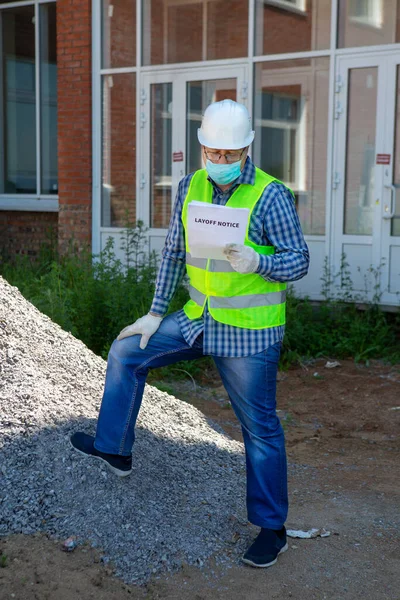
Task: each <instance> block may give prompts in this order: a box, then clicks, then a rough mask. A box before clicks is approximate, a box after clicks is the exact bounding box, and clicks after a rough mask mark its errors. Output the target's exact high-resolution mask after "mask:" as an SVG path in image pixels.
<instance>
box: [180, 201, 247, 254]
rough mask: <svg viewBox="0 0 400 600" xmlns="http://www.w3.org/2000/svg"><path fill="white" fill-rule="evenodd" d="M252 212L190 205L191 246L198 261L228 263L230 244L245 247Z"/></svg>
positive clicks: (199, 203)
mask: <svg viewBox="0 0 400 600" xmlns="http://www.w3.org/2000/svg"><path fill="white" fill-rule="evenodd" d="M248 219H249V209H248V208H230V207H229V206H218V205H217V204H210V203H208V202H198V201H196V200H193V201H192V202H190V203H189V205H188V219H187V229H188V243H189V249H190V254H191V255H192V256H193V257H194V258H215V259H219V260H226V256H225V254H223V249H224V248H225V246H226V244H244V240H245V237H246V229H247V222H248Z"/></svg>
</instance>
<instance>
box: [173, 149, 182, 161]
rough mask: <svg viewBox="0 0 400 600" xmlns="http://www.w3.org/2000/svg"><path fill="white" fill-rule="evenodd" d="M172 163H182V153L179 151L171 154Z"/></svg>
mask: <svg viewBox="0 0 400 600" xmlns="http://www.w3.org/2000/svg"><path fill="white" fill-rule="evenodd" d="M172 160H173V162H182V161H183V152H182V150H180V151H179V152H173V153H172Z"/></svg>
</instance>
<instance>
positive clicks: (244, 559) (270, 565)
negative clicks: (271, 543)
mask: <svg viewBox="0 0 400 600" xmlns="http://www.w3.org/2000/svg"><path fill="white" fill-rule="evenodd" d="M288 548H289V546H288V544H287V543H286V544H285V545H284V546H283V548H282V550H280V551H279V552H278V556H279V555H280V554H282V553H283V552H286V550H287V549H288ZM278 556H277V557H276V558H275V560H272V561H271V562H269V563H265V564H263V565H258V564H257V563H255V562H253V561H252V560H250V559H249V558H244V557H242V561H243V562H244V563H246V565H250V566H251V567H258V568H260V569H265V568H266V567H272V565H274V564H275V563H276V561H277V560H278Z"/></svg>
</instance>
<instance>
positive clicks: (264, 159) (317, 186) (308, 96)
mask: <svg viewBox="0 0 400 600" xmlns="http://www.w3.org/2000/svg"><path fill="white" fill-rule="evenodd" d="M328 80H329V59H328V58H325V57H323V58H311V59H296V60H290V61H279V62H274V61H268V62H262V63H257V64H256V66H255V95H254V128H255V131H256V135H255V138H254V143H253V149H252V151H253V156H254V161H255V163H256V164H257V165H258V166H260V167H261V169H263V170H264V171H266V172H267V173H269V174H270V175H273V176H274V177H276V178H277V179H280V180H281V181H283V182H284V183H285V184H286V185H287V186H289V187H290V188H291V189H292V190H293V192H294V195H295V198H296V207H297V212H298V214H299V218H300V222H301V224H302V227H303V231H304V233H306V234H307V235H324V233H325V199H326V168H327V144H326V140H327V137H328V103H329V86H328Z"/></svg>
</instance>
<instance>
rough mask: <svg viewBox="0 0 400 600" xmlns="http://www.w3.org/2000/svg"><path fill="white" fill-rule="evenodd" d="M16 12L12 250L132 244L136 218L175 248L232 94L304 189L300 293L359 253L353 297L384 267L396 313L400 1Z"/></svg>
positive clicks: (299, 196) (258, 141)
mask: <svg viewBox="0 0 400 600" xmlns="http://www.w3.org/2000/svg"><path fill="white" fill-rule="evenodd" d="M33 17H34V18H33ZM0 18H1V27H2V44H3V47H2V48H1V52H2V67H1V69H2V74H3V87H2V89H1V90H0V96H1V104H0V110H1V111H2V117H1V119H0V132H1V135H2V142H3V148H4V152H3V155H2V156H1V162H2V164H1V169H0V179H3V183H2V187H1V188H0V239H1V242H0V247H1V250H2V251H5V255H7V254H11V255H12V254H16V253H25V254H29V255H33V256H34V255H35V254H37V252H38V250H39V247H40V244H41V243H42V242H43V241H44V240H45V239H46V236H48V232H49V229H50V228H52V230H53V231H54V232H55V233H56V235H57V239H58V244H59V247H60V249H61V250H62V251H63V250H65V248H66V247H67V245H68V244H69V242H70V241H71V239H74V240H75V242H76V243H77V244H79V245H83V244H89V245H91V246H92V249H93V251H94V252H98V251H99V250H100V249H101V248H102V247H104V244H105V241H106V239H107V238H108V237H109V236H111V237H113V238H114V239H115V241H116V246H117V248H118V243H119V237H120V233H121V228H123V227H124V226H125V225H126V223H127V222H128V221H129V222H134V221H135V220H136V219H142V220H143V221H144V222H145V223H146V224H147V225H148V226H149V228H150V229H149V234H148V240H149V249H155V250H157V251H159V250H160V248H161V247H162V244H163V240H164V238H165V233H166V227H167V226H168V221H169V217H170V214H171V207H172V203H173V199H174V195H175V193H176V189H177V185H178V182H179V179H180V178H181V177H182V176H183V175H184V174H185V173H186V172H190V171H191V170H193V169H196V168H200V167H201V162H200V149H199V148H198V143H197V139H196V130H197V127H198V126H199V124H200V120H201V114H202V112H203V111H204V109H205V106H206V105H207V104H208V103H209V102H211V101H215V100H220V99H222V98H225V97H230V98H233V99H236V100H238V101H240V102H243V103H244V104H246V105H247V107H248V109H249V111H250V113H251V114H252V119H253V123H254V128H255V131H256V138H255V142H254V145H253V148H252V156H253V159H254V160H255V162H256V163H257V164H258V165H259V166H261V167H262V168H263V169H265V170H267V171H269V172H271V173H272V174H274V175H276V176H277V177H279V178H281V179H283V180H284V181H285V182H286V183H287V184H288V185H290V186H291V187H292V189H293V190H294V192H295V194H296V203H297V208H298V213H299V217H300V220H301V222H302V226H303V229H304V231H305V234H306V238H307V242H308V244H309V247H310V251H311V258H312V267H311V270H310V275H309V276H308V277H307V278H306V279H305V280H303V281H302V282H301V284H299V287H298V290H299V293H304V294H305V293H307V294H308V295H311V296H312V297H314V298H316V299H317V298H318V297H320V291H319V287H320V283H319V279H320V276H321V273H322V269H323V261H324V259H325V257H327V258H328V260H329V261H330V264H332V265H333V267H334V268H337V266H338V265H339V264H340V256H341V255H343V252H346V254H347V256H348V257H350V263H351V269H352V274H353V276H354V281H355V289H357V286H359V287H361V286H362V285H364V284H363V281H364V279H365V278H364V275H363V273H364V271H366V270H368V267H370V266H371V265H375V267H376V266H377V265H379V264H380V263H381V262H382V260H384V262H386V267H384V273H383V277H384V287H385V288H386V292H387V293H386V295H385V300H384V304H387V305H394V304H396V303H397V300H396V298H397V296H396V294H397V292H399V291H400V273H399V272H398V269H397V267H396V266H395V264H396V263H397V264H399V263H400V242H399V240H400V202H397V206H395V195H396V186H397V185H400V166H399V163H400V157H399V154H398V151H397V148H398V147H399V145H400V133H399V132H400V125H398V122H399V121H400V117H399V114H400V78H399V68H400V67H399V65H400V43H399V42H400V1H398V0H388V1H387V2H381V1H380V0H376V1H375V2H371V1H369V0H365V1H364V2H353V1H352V0H319V1H318V2H317V1H316V0H232V1H231V2H228V3H227V2H224V1H221V0H149V1H142V2H139V0H136V1H135V0H114V2H113V1H112V0H57V1H56V2H48V1H46V2H45V1H44V0H32V2H31V3H30V4H29V6H28V5H26V4H25V3H23V4H20V3H19V2H18V1H15V2H0ZM137 23H140V24H141V26H140V27H137ZM24 27H25V28H26V30H25V29H24ZM35 27H36V28H38V29H36V30H35ZM35 31H36V33H38V35H37V36H36V38H35ZM32 40H33V41H32ZM24 44H25V45H27V48H26V49H25V50H24ZM29 78H31V79H32V83H31V84H29V85H28V83H27V82H28V80H29ZM29 86H30V87H29ZM46 86H47V88H48V89H47V88H46ZM28 88H29V89H28ZM49 90H50V91H49ZM55 90H56V105H55V104H54V102H55V100H54V96H55ZM358 108H359V110H358ZM55 111H56V112H55ZM55 118H56V121H55V120H54V119H55ZM28 123H31V127H32V128H31V129H29V131H28V129H27V127H28ZM32 123H33V125H32ZM55 123H56V125H55ZM23 131H25V133H26V132H27V131H28V133H29V135H28V138H29V141H25V142H24V140H23ZM383 131H384V132H385V133H384V134H383V133H382V132H383ZM55 132H56V135H55ZM0 141H1V140H0ZM378 154H379V155H381V154H382V155H385V156H386V157H389V158H386V159H384V160H389V165H386V166H383V165H382V164H381V163H380V162H379V161H378V159H377V158H376V157H377V155H378ZM56 156H57V161H56V162H57V166H56V167H55V166H54V160H55V157H56ZM35 181H36V185H35ZM363 257H367V258H363Z"/></svg>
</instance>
